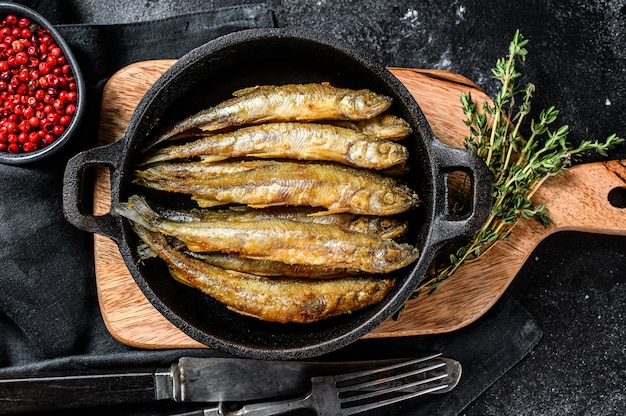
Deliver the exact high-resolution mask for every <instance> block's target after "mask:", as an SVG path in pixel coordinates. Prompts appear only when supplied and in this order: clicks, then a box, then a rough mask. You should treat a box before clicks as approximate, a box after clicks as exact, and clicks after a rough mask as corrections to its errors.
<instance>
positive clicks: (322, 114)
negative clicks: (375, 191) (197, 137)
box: [152, 83, 391, 145]
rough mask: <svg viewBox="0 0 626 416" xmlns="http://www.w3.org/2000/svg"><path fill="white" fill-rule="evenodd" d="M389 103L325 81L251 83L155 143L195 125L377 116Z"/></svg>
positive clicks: (216, 127) (210, 126)
mask: <svg viewBox="0 0 626 416" xmlns="http://www.w3.org/2000/svg"><path fill="white" fill-rule="evenodd" d="M390 105H391V98H389V97H387V96H384V95H379V94H376V93H374V92H372V91H369V90H367V89H360V90H354V89H348V88H337V87H333V86H331V85H327V84H325V83H319V84H317V83H312V84H286V85H266V86H258V87H251V88H245V89H242V90H239V91H236V92H234V93H233V98H231V99H229V100H226V101H223V102H221V103H219V104H217V105H215V106H214V107H211V108H208V109H206V110H203V111H200V112H198V113H196V114H194V115H192V116H190V117H188V118H186V119H184V120H182V121H180V122H178V123H176V124H174V125H173V126H171V127H170V128H168V129H167V130H166V131H165V132H163V133H162V134H160V135H159V136H158V137H157V138H156V139H155V140H153V141H152V144H153V145H154V144H157V143H159V142H162V141H164V140H168V139H169V138H171V137H173V136H175V135H177V134H179V133H181V132H183V131H185V130H188V129H195V128H198V129H201V130H205V131H216V130H220V129H223V128H227V127H232V126H242V125H246V124H258V123H265V122H269V121H313V120H324V119H347V120H359V119H364V118H371V117H374V116H376V115H378V114H380V113H382V112H383V111H385V110H387V109H388V108H389V106H390Z"/></svg>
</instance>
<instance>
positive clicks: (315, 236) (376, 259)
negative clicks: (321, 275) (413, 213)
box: [114, 196, 419, 274]
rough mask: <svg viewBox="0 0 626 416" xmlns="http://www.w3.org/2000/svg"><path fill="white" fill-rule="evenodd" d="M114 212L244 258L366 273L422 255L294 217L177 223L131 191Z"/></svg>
mask: <svg viewBox="0 0 626 416" xmlns="http://www.w3.org/2000/svg"><path fill="white" fill-rule="evenodd" d="M114 210H115V212H117V213H118V214H120V215H123V216H125V217H126V218H128V219H130V220H131V221H134V222H137V223H138V224H140V225H142V226H144V227H146V228H148V229H150V230H151V231H158V232H160V233H163V234H165V235H170V236H173V237H175V238H177V239H179V240H180V241H182V242H183V243H184V244H185V245H186V246H187V248H188V249H189V250H191V251H195V252H215V251H219V252H226V253H230V254H234V255H238V256H242V257H247V258H252V259H258V260H272V261H280V262H283V263H288V264H308V265H314V266H323V267H332V268H348V269H353V270H360V271H363V272H366V273H374V274H378V273H389V272H391V271H394V270H397V269H400V268H402V267H405V266H408V265H409V264H411V263H412V262H414V261H415V260H416V259H417V258H418V257H419V250H418V249H417V248H415V247H413V246H411V245H409V244H402V243H397V242H395V241H394V240H390V239H384V238H378V237H375V236H372V235H367V234H361V233H354V232H349V231H344V230H342V229H340V228H338V227H334V226H329V225H326V224H314V223H298V222H295V221H290V220H279V219H276V220H259V221H255V222H233V221H212V222H206V221H193V222H182V223H179V222H174V221H169V220H166V219H164V218H163V217H161V216H159V215H158V214H157V213H156V212H155V211H153V210H152V209H151V208H150V206H149V205H148V204H147V203H146V201H145V199H143V198H141V197H138V196H133V197H131V198H129V200H128V203H127V204H119V205H118V206H116V207H115V208H114Z"/></svg>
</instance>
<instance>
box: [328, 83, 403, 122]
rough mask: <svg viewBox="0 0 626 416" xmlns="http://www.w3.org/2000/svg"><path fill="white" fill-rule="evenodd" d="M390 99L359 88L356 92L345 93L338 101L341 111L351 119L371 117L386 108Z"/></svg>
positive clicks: (389, 104) (389, 103)
mask: <svg viewBox="0 0 626 416" xmlns="http://www.w3.org/2000/svg"><path fill="white" fill-rule="evenodd" d="M391 102H392V99H391V98H390V97H387V96H385V95H381V94H376V93H374V92H372V91H369V90H360V91H359V93H358V94H347V95H345V96H343V97H342V98H341V100H340V102H339V108H340V111H341V113H342V114H343V115H344V116H345V117H346V118H347V119H352V120H360V119H363V118H372V117H374V116H377V115H378V114H380V113H382V112H383V111H385V110H387V109H388V108H389V107H390V106H391Z"/></svg>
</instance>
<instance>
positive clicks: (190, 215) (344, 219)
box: [157, 206, 408, 238]
mask: <svg viewBox="0 0 626 416" xmlns="http://www.w3.org/2000/svg"><path fill="white" fill-rule="evenodd" d="M157 212H158V213H159V214H160V215H161V216H163V217H164V218H165V219H168V220H171V221H176V222H188V221H258V220H262V219H276V218H278V219H287V220H291V221H298V222H314V223H318V224H328V225H334V226H336V227H339V228H342V229H344V230H347V231H353V232H357V233H364V234H372V235H375V236H378V237H381V238H397V237H400V236H402V235H404V234H405V233H406V231H407V230H408V224H407V223H406V221H400V220H399V219H397V218H393V217H383V216H370V215H355V214H349V213H337V214H328V215H310V214H313V213H315V209H307V208H294V207H272V208H265V209H263V208H261V209H255V208H249V207H245V206H241V207H237V208H233V209H221V210H217V209H202V208H192V209H187V210H173V209H158V210H157Z"/></svg>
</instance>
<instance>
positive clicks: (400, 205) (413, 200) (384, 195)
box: [370, 186, 420, 215]
mask: <svg viewBox="0 0 626 416" xmlns="http://www.w3.org/2000/svg"><path fill="white" fill-rule="evenodd" d="M419 202H420V199H419V196H418V195H417V193H416V192H415V191H413V190H412V189H411V188H409V187H408V186H398V187H396V188H395V189H394V190H393V191H389V190H387V191H381V192H375V193H373V194H372V195H371V197H370V208H371V209H373V210H375V211H376V212H378V213H379V214H380V215H393V214H398V213H401V212H405V211H407V210H409V209H413V208H415V207H417V206H418V205H419Z"/></svg>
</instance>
